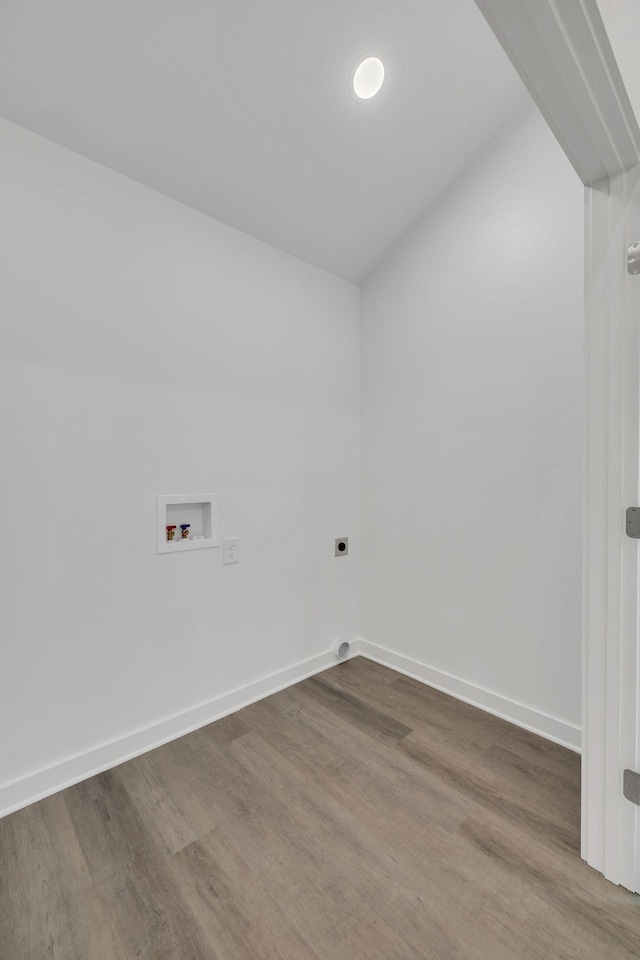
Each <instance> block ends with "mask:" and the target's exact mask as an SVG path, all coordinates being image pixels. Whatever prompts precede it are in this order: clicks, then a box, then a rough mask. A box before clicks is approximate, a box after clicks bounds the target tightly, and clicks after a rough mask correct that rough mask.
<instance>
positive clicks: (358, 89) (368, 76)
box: [352, 57, 384, 100]
mask: <svg viewBox="0 0 640 960" xmlns="http://www.w3.org/2000/svg"><path fill="white" fill-rule="evenodd" d="M383 81H384V64H383V63H382V60H378V58H377V57H367V59H366V60H363V61H362V62H361V63H359V64H358V66H357V67H356V69H355V72H354V74H353V80H352V86H353V92H354V93H355V95H356V97H358V99H359V100H370V99H371V97H375V95H376V93H378V91H379V90H380V87H381V86H382V84H383Z"/></svg>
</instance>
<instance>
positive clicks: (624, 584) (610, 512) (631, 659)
mask: <svg viewBox="0 0 640 960" xmlns="http://www.w3.org/2000/svg"><path fill="white" fill-rule="evenodd" d="M585 222H586V257H587V271H586V349H587V421H588V427H589V429H588V436H587V443H586V451H585V454H586V467H585V475H586V484H585V533H584V544H585V557H584V561H585V574H584V597H585V615H584V647H583V671H584V678H583V690H584V694H583V730H584V746H585V762H584V765H583V785H582V855H583V857H584V859H585V860H586V861H587V863H589V864H590V865H591V866H593V867H595V868H596V869H597V870H600V871H601V872H602V873H604V875H605V877H606V878H607V879H608V880H611V881H612V882H613V883H618V884H622V885H623V886H625V887H627V888H629V889H630V890H638V888H639V887H640V876H638V869H639V868H638V865H637V864H636V858H637V857H638V841H639V839H640V831H639V830H638V824H637V820H638V814H637V808H635V807H634V806H633V805H632V804H630V803H629V802H628V801H627V800H625V799H624V797H623V796H622V789H621V787H622V771H623V769H624V768H625V767H631V768H633V769H637V766H636V764H637V763H638V748H639V743H638V740H639V737H638V729H637V718H636V711H637V700H638V693H637V687H636V684H637V678H638V662H637V661H638V609H639V606H638V544H637V542H635V541H633V540H630V539H629V538H628V537H626V536H625V508H626V507H627V506H632V505H633V506H635V505H637V504H638V502H640V500H639V491H638V447H639V429H640V425H639V420H638V399H639V390H640V383H639V379H640V370H639V365H638V357H639V343H638V316H640V282H639V280H640V278H637V277H630V276H629V275H628V274H627V271H626V257H625V251H626V249H627V247H628V245H629V244H630V243H631V242H632V241H634V240H637V239H639V237H638V225H639V224H640V168H638V167H636V168H635V169H634V170H632V171H630V172H628V173H624V174H621V175H620V176H618V177H615V178H613V179H611V180H606V181H604V182H603V183H602V184H598V185H596V186H595V187H593V188H590V189H588V190H587V192H586V217H585Z"/></svg>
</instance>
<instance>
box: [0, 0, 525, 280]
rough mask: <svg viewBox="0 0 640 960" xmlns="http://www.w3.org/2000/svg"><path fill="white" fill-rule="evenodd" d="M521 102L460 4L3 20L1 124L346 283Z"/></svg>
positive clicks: (136, 5) (21, 8) (234, 4)
mask: <svg viewBox="0 0 640 960" xmlns="http://www.w3.org/2000/svg"><path fill="white" fill-rule="evenodd" d="M367 55H376V56H378V57H380V58H381V59H382V60H383V62H384V64H385V68H386V79H385V84H384V86H383V88H382V91H381V92H380V94H379V95H378V96H377V97H375V98H374V99H373V100H370V101H367V102H356V100H355V99H354V98H353V97H352V96H351V94H350V91H349V86H348V80H349V75H350V72H351V70H352V68H353V66H354V65H355V63H356V62H357V61H358V60H359V59H360V58H362V57H363V56H367ZM524 96H525V94H524V92H523V86H522V84H521V81H520V80H519V79H518V77H517V76H516V74H515V71H514V70H513V68H512V66H511V64H510V63H509V62H508V60H507V58H506V56H505V54H504V53H503V51H502V49H501V48H500V46H499V45H498V42H497V41H496V39H495V38H494V36H493V34H492V33H491V31H490V29H489V27H488V26H487V25H486V23H485V21H484V20H483V18H482V16H481V14H480V13H479V11H478V10H477V8H476V6H475V3H474V2H473V0H55V2H52V0H3V3H2V4H1V5H0V115H3V116H4V117H6V118H7V119H9V120H13V121H14V122H16V123H19V124H21V125H22V126H24V127H27V128H28V129H30V130H33V131H35V132H36V133H39V134H41V135H42V136H44V137H48V138H49V139H51V140H54V141H56V142H57V143H60V144H63V145H64V146H66V147H69V148H71V149H72V150H75V151H76V152H78V153H80V154H83V155H84V156H86V157H90V158H91V159H93V160H97V161H98V162H99V163H102V164H105V165H106V166H108V167H111V168H112V169H114V170H117V171H119V172H120V173H123V174H125V175H126V176H128V177H132V178H133V179H134V180H138V181H140V182H141V183H144V184H147V185H148V186H150V187H153V188H155V189H156V190H159V191H161V192H162V193H164V194H167V195H168V196H170V197H173V198H175V199H176V200H180V201H182V202H183V203H186V204H188V205H189V206H191V207H195V208H196V209H198V210H201V211H203V212H204V213H207V214H210V215H211V216H212V217H215V218H217V219H219V220H222V221H223V222H225V223H228V224H230V225H232V226H234V227H237V228H238V229H240V230H243V231H245V232H246V233H249V234H251V235H253V236H255V237H258V238H259V239H262V240H265V241H267V242H268V243H271V244H273V245H275V246H277V247H280V248H281V249H283V250H286V251H288V252H289V253H292V254H294V255H295V256H297V257H300V258H302V259H304V260H307V261H309V262H311V263H313V264H316V265H317V266H319V267H322V268H324V269H326V270H329V271H331V272H332V273H335V274H337V275H338V276H343V277H345V278H347V279H350V280H354V281H360V280H361V279H362V278H363V277H364V276H366V274H367V273H368V272H369V271H370V270H371V269H372V267H373V266H374V265H375V264H376V263H377V262H378V261H379V260H380V259H381V258H382V257H383V255H384V254H385V252H386V251H387V250H388V249H389V248H390V247H392V246H393V244H394V243H395V242H396V241H397V240H398V239H399V238H400V237H401V236H402V235H403V234H404V233H405V231H406V230H407V229H408V228H409V227H410V226H411V224H412V223H413V222H414V221H415V220H416V219H418V217H419V216H420V215H421V213H423V212H424V211H425V209H427V208H428V206H429V204H430V203H432V202H433V200H434V199H435V198H436V197H437V195H438V194H439V193H440V192H441V191H442V190H443V189H444V188H445V187H446V186H447V185H448V184H449V183H450V182H451V181H452V180H453V179H454V178H455V177H456V176H457V175H459V174H460V173H461V172H462V170H463V169H464V168H465V166H466V165H467V164H468V163H469V161H470V160H471V159H473V157H474V156H475V155H476V154H477V153H478V151H479V150H480V149H481V148H482V147H483V146H484V144H485V143H487V142H488V141H489V140H490V139H491V138H492V137H493V136H495V134H496V132H497V131H498V130H499V128H500V127H501V126H502V125H503V124H504V122H505V121H506V119H507V118H508V116H509V115H510V114H511V113H513V112H514V111H515V110H517V109H518V106H519V104H520V103H522V102H523V98H524Z"/></svg>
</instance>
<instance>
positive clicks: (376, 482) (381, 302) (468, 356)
mask: <svg viewBox="0 0 640 960" xmlns="http://www.w3.org/2000/svg"><path fill="white" fill-rule="evenodd" d="M582 297H583V190H582V187H581V185H580V183H579V182H578V179H577V177H576V176H575V174H574V172H573V170H572V169H571V167H570V166H569V163H568V161H567V160H566V158H565V156H564V154H563V153H562V151H561V149H560V147H559V146H558V145H557V143H556V142H555V140H554V138H553V137H552V135H551V133H550V132H549V131H548V129H547V127H546V125H545V123H544V121H543V120H542V119H541V118H540V117H539V116H538V114H537V111H536V110H535V109H534V108H533V107H527V108H526V109H525V110H524V111H523V112H522V114H521V115H520V116H519V118H517V119H516V120H515V121H514V123H513V124H511V125H510V126H508V128H506V129H505V131H504V132H503V134H502V135H501V136H500V137H499V138H498V139H497V140H496V141H495V142H494V144H493V145H492V147H491V148H490V149H489V150H488V151H486V152H485V153H484V154H483V155H482V156H481V157H480V158H479V160H478V162H476V163H474V164H473V165H472V166H471V167H470V168H469V170H468V172H467V175H466V176H465V177H464V178H463V179H462V180H459V181H458V182H457V183H456V184H454V186H453V187H452V189H451V190H450V191H449V192H448V194H447V195H446V196H444V197H443V198H442V199H441V200H440V202H439V204H438V205H437V206H436V207H435V208H434V209H432V210H431V211H430V212H429V214H428V215H427V216H426V217H425V218H424V219H423V220H422V221H421V223H420V224H419V225H418V226H417V227H416V229H415V230H414V231H413V232H412V234H411V235H410V236H409V237H408V238H406V239H405V241H404V242H403V243H402V245H401V246H400V247H399V248H398V249H397V250H396V251H394V253H393V254H392V255H391V256H390V257H389V258H388V259H387V260H386V261H385V262H384V263H383V264H382V265H381V266H380V268H379V269H378V270H377V271H375V272H374V274H373V275H372V276H371V277H370V278H369V280H368V281H367V282H366V283H365V284H364V287H363V290H362V539H361V555H362V569H361V625H362V633H363V636H364V637H365V638H366V639H367V640H369V641H371V642H372V643H375V644H378V645H380V646H382V647H387V648H391V649H392V650H393V651H395V652H396V653H397V654H400V655H402V656H403V657H405V658H408V660H407V662H406V663H405V664H404V666H405V667H407V665H408V664H409V663H410V662H414V663H415V662H417V663H419V664H422V665H426V666H427V667H431V668H433V670H432V671H430V672H427V673H426V675H427V676H429V678H430V679H431V680H432V681H434V682H440V683H442V685H443V686H445V687H449V688H452V689H454V688H455V689H456V690H457V692H461V693H462V694H463V695H467V696H469V697H470V698H471V699H475V700H476V701H477V702H483V703H486V704H487V705H489V706H492V707H493V708H494V709H499V710H500V709H502V712H506V713H511V715H513V716H514V718H520V719H521V720H522V719H526V717H525V713H526V712H524V713H523V711H522V710H520V708H519V707H518V706H517V704H521V705H522V704H523V705H525V706H526V707H528V708H530V711H529V714H530V715H531V716H533V717H534V718H536V717H537V719H538V721H539V722H536V721H535V720H534V721H533V722H532V723H531V725H533V726H538V728H539V729H546V732H553V731H554V730H557V729H562V730H564V731H565V734H566V739H568V740H571V739H572V738H573V736H574V735H575V737H576V739H577V738H578V737H579V733H578V731H577V730H573V729H572V727H573V726H575V727H577V726H578V725H579V724H580V646H581V640H580V632H581V628H580V608H581V602H580V581H581V510H582V505H581V482H582V437H583V434H582V431H583V422H582V413H583V411H582V404H583V384H582V370H583V348H582V324H583V308H582ZM396 660H397V658H396ZM422 675H425V671H424V670H423V671H422ZM450 675H452V676H454V677H458V678H461V679H462V680H463V681H465V683H463V684H457V685H456V684H455V682H454V681H452V680H451V676H450ZM478 688H480V689H478ZM487 691H489V692H490V693H492V694H497V695H498V697H497V698H493V699H492V698H491V697H490V696H489V695H488V694H487ZM512 701H516V704H514V703H512ZM500 704H502V707H500V706H499V705H500ZM549 716H551V717H555V718H559V719H560V720H562V721H565V722H566V726H563V725H562V724H561V725H559V726H558V725H555V726H554V725H553V724H552V723H551V721H548V717H549ZM547 721H548V722H547ZM530 722H531V721H530ZM545 725H546V727H545ZM556 735H557V734H556ZM560 739H563V737H562V736H560Z"/></svg>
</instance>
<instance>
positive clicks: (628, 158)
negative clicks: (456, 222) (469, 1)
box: [476, 0, 640, 184]
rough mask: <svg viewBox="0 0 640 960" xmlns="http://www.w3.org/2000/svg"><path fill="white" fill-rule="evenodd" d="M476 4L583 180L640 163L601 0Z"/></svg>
mask: <svg viewBox="0 0 640 960" xmlns="http://www.w3.org/2000/svg"><path fill="white" fill-rule="evenodd" d="M476 4H477V6H478V7H479V8H480V10H481V11H482V13H483V14H484V16H485V19H486V20H487V22H488V23H489V26H490V27H491V29H492V30H493V32H494V33H495V35H496V37H497V39H498V40H499V41H500V43H501V44H502V46H503V48H504V50H505V52H506V54H507V56H508V57H509V59H510V60H511V62H512V63H513V65H514V67H515V68H516V70H517V71H518V73H519V74H520V77H521V78H522V80H523V82H524V84H525V86H526V87H527V89H528V90H529V93H530V94H531V96H532V97H533V99H534V100H535V102H536V103H537V105H538V107H539V109H540V112H541V113H542V115H543V116H544V117H545V119H546V121H547V123H548V124H549V126H550V127H551V129H552V131H553V133H554V134H555V136H556V138H557V139H558V141H559V143H560V145H561V146H562V148H563V150H564V152H565V153H566V154H567V156H568V158H569V160H570V161H571V163H572V164H573V166H574V168H575V170H576V172H577V173H578V176H579V177H580V179H581V180H582V182H583V183H585V184H593V183H598V182H599V181H600V180H604V179H605V178H608V177H615V176H617V175H618V174H619V173H622V172H624V171H625V170H630V169H631V168H632V167H634V166H635V165H636V164H637V163H638V162H640V129H639V128H638V122H637V120H636V118H635V116H634V113H633V109H632V107H631V103H630V101H629V97H628V94H627V92H626V89H625V86H624V83H623V82H622V77H621V76H620V70H619V68H618V64H617V62H616V59H615V56H614V53H613V51H612V49H611V43H610V41H609V37H608V36H607V32H606V30H605V27H604V24H603V22H602V17H601V15H600V11H599V9H598V3H597V0H572V2H571V3H569V2H568V0H476Z"/></svg>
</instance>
